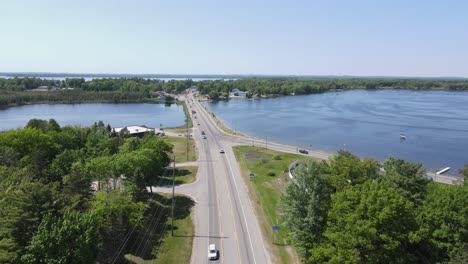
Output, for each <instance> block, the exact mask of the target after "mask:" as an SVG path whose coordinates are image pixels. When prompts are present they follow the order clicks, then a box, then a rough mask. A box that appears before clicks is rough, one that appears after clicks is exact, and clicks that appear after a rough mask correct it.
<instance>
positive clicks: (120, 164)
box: [0, 119, 172, 263]
mask: <svg viewBox="0 0 468 264" xmlns="http://www.w3.org/2000/svg"><path fill="white" fill-rule="evenodd" d="M171 153H172V145H171V144H168V143H166V142H165V141H164V140H163V139H160V138H158V137H156V136H155V135H147V136H145V137H143V138H134V137H128V135H127V134H125V133H120V134H115V133H114V132H113V130H112V129H111V127H110V126H109V125H108V126H105V125H104V124H103V123H102V122H98V123H95V124H94V125H92V126H91V127H83V128H82V127H78V126H65V127H60V125H59V124H58V123H57V122H56V121H55V120H53V119H51V120H49V121H45V120H38V119H32V120H30V121H29V122H28V124H27V126H26V127H25V128H24V129H17V130H10V131H6V132H3V133H0V208H1V210H0V263H95V262H99V263H111V262H112V261H113V260H117V263H120V262H121V261H122V260H123V254H124V253H132V252H135V251H137V252H139V251H140V246H138V249H137V247H135V244H137V245H138V243H141V241H142V239H141V238H142V237H145V236H146V235H147V234H146V233H147V232H146V231H145V229H144V227H145V225H144V223H145V221H147V220H148V219H150V218H153V219H155V214H156V212H162V210H163V209H161V208H162V207H163V205H162V204H160V203H158V202H156V201H155V200H154V195H156V194H154V195H152V194H151V192H152V191H147V188H148V187H149V186H152V185H154V184H155V183H156V182H157V181H158V180H159V178H160V177H161V176H163V175H164V173H166V171H165V167H166V166H167V165H168V164H169V163H170V160H171V159H170V156H171ZM160 209H161V210H160ZM164 210H165V209H164ZM166 217H167V216H166ZM158 219H159V220H160V221H161V222H162V223H165V220H164V219H166V218H158ZM130 231H132V232H131V233H130ZM148 240H150V241H146V244H145V248H144V249H142V250H143V253H142V255H144V256H146V257H151V255H152V254H154V252H152V247H151V246H150V247H149V248H147V246H148V245H151V244H152V243H153V242H154V241H151V239H149V237H148ZM123 241H126V242H127V243H125V244H123V245H124V246H125V247H123V246H122V248H121V250H120V252H119V251H117V250H118V249H119V247H120V246H121V245H122V243H123Z"/></svg>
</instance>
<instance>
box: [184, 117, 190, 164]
mask: <svg viewBox="0 0 468 264" xmlns="http://www.w3.org/2000/svg"><path fill="white" fill-rule="evenodd" d="M185 124H186V127H187V148H186V159H187V161H188V160H189V158H188V156H189V155H188V154H189V131H188V120H187V121H186V122H185Z"/></svg>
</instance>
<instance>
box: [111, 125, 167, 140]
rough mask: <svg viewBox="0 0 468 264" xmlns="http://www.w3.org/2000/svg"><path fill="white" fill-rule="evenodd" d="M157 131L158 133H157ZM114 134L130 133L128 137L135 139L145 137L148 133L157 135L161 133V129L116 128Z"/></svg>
mask: <svg viewBox="0 0 468 264" xmlns="http://www.w3.org/2000/svg"><path fill="white" fill-rule="evenodd" d="M156 130H157V131H156ZM112 131H113V132H115V133H117V134H119V133H121V132H122V133H128V135H130V136H133V137H143V136H144V135H145V134H147V133H157V132H160V131H159V129H155V128H151V127H147V126H145V125H143V126H126V127H116V128H114V129H113V130H112Z"/></svg>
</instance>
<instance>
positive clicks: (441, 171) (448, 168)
mask: <svg viewBox="0 0 468 264" xmlns="http://www.w3.org/2000/svg"><path fill="white" fill-rule="evenodd" d="M449 170H450V167H447V168H444V169H441V170H440V171H438V172H436V174H437V175H441V174H442V173H445V172H447V171H449Z"/></svg>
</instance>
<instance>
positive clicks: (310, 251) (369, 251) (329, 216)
mask: <svg viewBox="0 0 468 264" xmlns="http://www.w3.org/2000/svg"><path fill="white" fill-rule="evenodd" d="M381 167H383V168H384V169H385V171H384V172H381V170H380V169H381ZM424 173H425V172H424V170H422V169H421V164H414V163H410V162H405V161H403V160H399V159H395V158H389V159H388V160H387V161H385V163H384V164H383V165H380V164H379V162H377V161H375V160H370V159H363V160H360V159H359V158H358V157H357V156H355V155H353V154H351V153H350V152H347V151H339V152H338V154H337V155H336V156H335V157H333V158H332V159H331V160H330V161H329V162H325V161H322V162H317V161H310V162H307V163H305V164H302V165H300V166H299V167H298V168H297V169H296V170H295V173H294V174H295V178H294V180H292V181H290V183H289V184H288V186H287V187H286V191H285V193H284V194H283V195H282V197H281V206H280V208H281V209H280V210H281V212H282V216H283V220H284V224H285V225H286V226H287V227H288V228H289V230H291V232H290V241H291V243H292V244H293V245H294V246H295V248H296V250H297V252H298V254H299V255H300V257H301V258H302V260H303V261H304V262H305V263H452V264H455V263H457V264H462V263H468V186H467V184H466V183H467V181H465V186H452V185H446V184H440V183H435V182H430V181H429V180H427V179H425V178H424V177H423V175H424ZM460 173H462V174H464V175H465V179H467V178H468V165H465V168H464V169H463V170H461V171H460Z"/></svg>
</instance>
